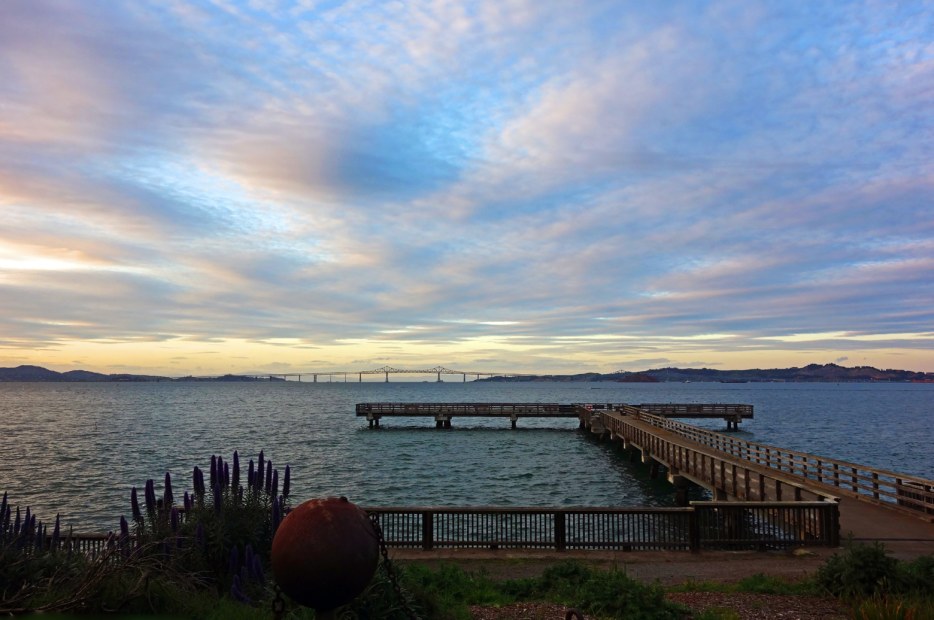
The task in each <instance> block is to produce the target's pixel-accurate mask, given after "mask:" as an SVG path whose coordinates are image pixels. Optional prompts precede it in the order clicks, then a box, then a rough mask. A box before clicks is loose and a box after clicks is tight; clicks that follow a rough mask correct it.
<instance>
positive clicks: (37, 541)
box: [33, 521, 45, 551]
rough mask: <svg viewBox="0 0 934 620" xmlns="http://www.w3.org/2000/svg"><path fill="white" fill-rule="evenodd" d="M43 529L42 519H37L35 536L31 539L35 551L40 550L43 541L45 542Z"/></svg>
mask: <svg viewBox="0 0 934 620" xmlns="http://www.w3.org/2000/svg"><path fill="white" fill-rule="evenodd" d="M43 529H44V528H43V526H42V521H39V525H38V526H37V527H36V536H35V538H34V539H33V546H34V547H35V549H36V551H42V547H43V543H44V542H45V536H44V535H43Z"/></svg>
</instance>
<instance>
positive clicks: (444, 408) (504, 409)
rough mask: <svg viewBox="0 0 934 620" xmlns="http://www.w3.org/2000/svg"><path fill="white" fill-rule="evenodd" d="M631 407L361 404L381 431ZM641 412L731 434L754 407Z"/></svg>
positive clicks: (658, 407) (657, 407) (662, 407)
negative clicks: (705, 423) (390, 426)
mask: <svg viewBox="0 0 934 620" xmlns="http://www.w3.org/2000/svg"><path fill="white" fill-rule="evenodd" d="M629 406H631V405H625V404H613V403H587V404H558V403H358V404H357V407H356V410H357V416H358V417H365V418H366V419H367V422H369V426H370V428H379V421H380V419H382V418H383V417H396V418H409V417H416V418H433V419H434V421H435V426H436V427H437V428H451V420H452V418H454V417H465V418H508V419H509V421H510V422H511V425H512V428H516V424H517V422H518V420H519V418H578V419H579V420H580V421H581V424H583V420H584V417H583V416H584V414H585V413H586V412H588V411H589V412H593V411H618V410H620V409H621V408H623V407H629ZM634 406H635V407H637V408H638V409H640V410H642V411H646V412H650V413H652V414H654V415H657V416H661V417H665V418H695V419H723V420H725V421H726V423H727V430H737V429H738V428H739V423H740V422H741V421H742V420H748V419H752V417H753V407H752V405H739V404H674V403H644V404H641V405H634Z"/></svg>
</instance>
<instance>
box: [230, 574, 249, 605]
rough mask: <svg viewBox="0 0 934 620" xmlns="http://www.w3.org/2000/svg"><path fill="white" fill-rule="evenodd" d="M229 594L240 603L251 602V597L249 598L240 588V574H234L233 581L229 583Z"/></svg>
mask: <svg viewBox="0 0 934 620" xmlns="http://www.w3.org/2000/svg"><path fill="white" fill-rule="evenodd" d="M230 595H231V596H232V597H234V599H236V600H238V601H240V602H241V603H247V604H250V603H252V602H253V601H252V599H250V597H249V596H247V595H246V594H245V593H244V592H243V590H242V589H241V586H240V575H234V578H233V581H232V582H231V584H230Z"/></svg>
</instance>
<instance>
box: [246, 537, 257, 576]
mask: <svg viewBox="0 0 934 620" xmlns="http://www.w3.org/2000/svg"><path fill="white" fill-rule="evenodd" d="M243 564H244V565H245V566H246V572H247V574H248V575H249V576H250V577H251V578H253V577H256V573H254V572H253V545H251V544H250V543H247V545H246V549H244V550H243Z"/></svg>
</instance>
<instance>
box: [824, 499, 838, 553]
mask: <svg viewBox="0 0 934 620" xmlns="http://www.w3.org/2000/svg"><path fill="white" fill-rule="evenodd" d="M827 522H828V523H827V531H828V534H829V536H828V539H829V541H828V543H827V546H828V547H839V546H840V504H838V503H837V502H831V504H830V510H828V511H827Z"/></svg>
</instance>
